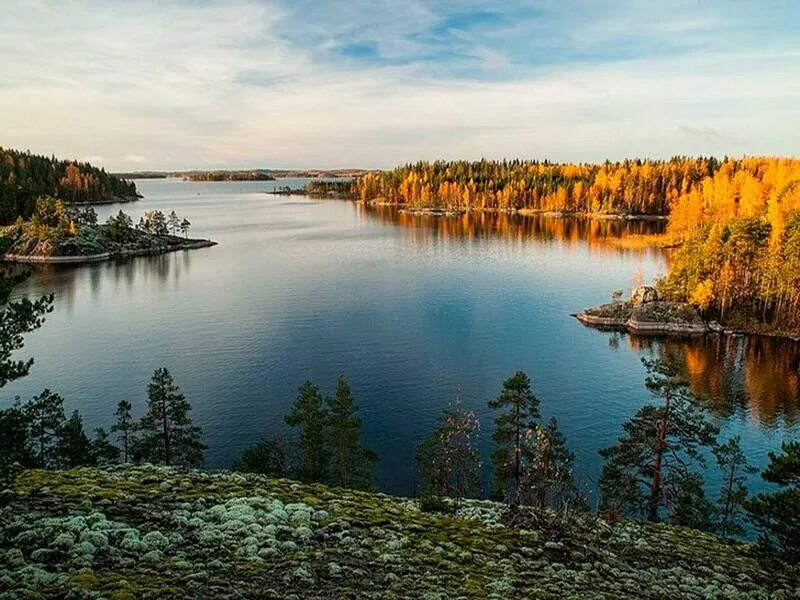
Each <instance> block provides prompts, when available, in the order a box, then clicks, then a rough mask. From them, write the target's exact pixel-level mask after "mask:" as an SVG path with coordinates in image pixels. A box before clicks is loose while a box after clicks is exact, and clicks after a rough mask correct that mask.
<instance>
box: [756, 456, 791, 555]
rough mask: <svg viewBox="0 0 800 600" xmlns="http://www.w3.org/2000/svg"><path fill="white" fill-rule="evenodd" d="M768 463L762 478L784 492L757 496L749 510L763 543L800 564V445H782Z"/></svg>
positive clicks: (779, 491)
mask: <svg viewBox="0 0 800 600" xmlns="http://www.w3.org/2000/svg"><path fill="white" fill-rule="evenodd" d="M769 461H770V462H769V465H768V466H767V468H766V469H765V470H764V471H763V472H762V473H761V477H762V478H763V479H764V480H765V481H768V482H770V483H773V484H776V485H778V486H780V488H781V489H779V490H777V491H775V492H762V493H760V494H757V495H756V496H754V497H753V498H751V499H750V500H749V501H748V502H747V510H748V511H749V513H750V517H751V518H752V520H753V522H754V523H755V524H756V526H757V527H758V528H759V530H760V532H761V539H762V541H763V542H765V543H766V544H768V545H776V546H777V547H778V549H779V550H781V551H782V552H784V553H785V554H786V556H787V557H789V558H791V559H793V560H800V441H792V442H783V444H781V453H780V454H776V453H774V452H770V453H769Z"/></svg>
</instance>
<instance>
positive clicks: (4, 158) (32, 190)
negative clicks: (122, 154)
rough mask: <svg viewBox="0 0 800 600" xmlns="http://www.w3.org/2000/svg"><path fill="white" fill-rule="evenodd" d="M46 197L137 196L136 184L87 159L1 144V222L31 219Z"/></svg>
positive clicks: (87, 201) (92, 200)
mask: <svg viewBox="0 0 800 600" xmlns="http://www.w3.org/2000/svg"><path fill="white" fill-rule="evenodd" d="M44 196H51V197H53V198H57V199H59V200H62V201H63V202H66V203H81V204H91V203H100V202H110V201H115V200H117V201H118V200H123V201H124V200H131V199H135V198H136V185H135V184H134V183H133V182H132V181H127V180H125V179H121V178H119V177H117V176H115V175H111V174H110V173H107V172H106V171H105V169H102V168H97V167H93V166H92V165H90V164H89V163H86V162H77V161H71V160H60V159H57V158H55V157H50V158H48V157H46V156H39V155H36V154H31V153H30V152H20V151H18V150H10V149H7V148H2V147H0V225H8V224H10V223H13V222H14V221H16V220H17V218H18V217H22V218H23V219H28V218H30V216H31V215H32V214H33V212H34V210H35V208H36V200H37V199H38V198H40V197H44Z"/></svg>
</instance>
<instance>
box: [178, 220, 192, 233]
mask: <svg viewBox="0 0 800 600" xmlns="http://www.w3.org/2000/svg"><path fill="white" fill-rule="evenodd" d="M191 226H192V224H191V223H190V222H189V219H183V220H182V221H181V225H180V227H181V233H182V234H183V236H184V237H189V229H190V228H191Z"/></svg>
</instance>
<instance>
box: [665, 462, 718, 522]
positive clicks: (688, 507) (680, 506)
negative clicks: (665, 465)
mask: <svg viewBox="0 0 800 600" xmlns="http://www.w3.org/2000/svg"><path fill="white" fill-rule="evenodd" d="M672 487H673V495H674V498H675V499H674V501H673V503H672V510H671V516H672V522H673V523H674V524H675V525H682V526H684V527H691V528H692V529H700V530H703V531H712V530H713V529H714V528H715V523H714V517H715V512H716V511H715V507H714V504H713V503H712V502H711V501H710V500H709V499H708V498H707V497H706V491H705V485H704V484H703V478H702V477H700V475H698V474H697V473H692V472H682V473H680V472H679V473H678V474H677V475H676V482H675V483H673V486H672Z"/></svg>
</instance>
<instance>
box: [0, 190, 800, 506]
mask: <svg viewBox="0 0 800 600" xmlns="http://www.w3.org/2000/svg"><path fill="white" fill-rule="evenodd" d="M287 183H288V184H289V185H292V186H293V187H294V186H295V185H297V186H299V185H302V183H303V181H301V180H295V181H289V182H287V181H286V180H283V181H280V182H276V183H275V184H273V183H270V182H243V183H227V182H226V183H206V182H203V183H193V182H182V181H177V180H149V181H141V182H139V183H138V185H139V189H140V191H141V193H142V194H144V199H142V200H140V201H138V202H136V203H134V204H127V205H115V206H108V207H101V208H100V209H99V211H98V212H99V213H100V215H101V218H102V219H105V217H106V216H107V215H108V214H110V213H112V212H116V211H117V210H119V209H120V208H122V209H123V210H125V211H126V212H128V213H129V214H131V215H132V216H133V217H134V221H137V220H138V218H139V216H140V215H141V214H142V213H143V212H144V211H145V210H150V209H153V208H159V209H161V210H164V211H170V210H173V209H174V210H176V211H177V212H178V214H179V215H180V216H181V217H187V218H188V219H189V220H190V221H191V222H192V224H193V227H192V231H191V235H193V236H202V237H210V238H212V239H214V240H217V241H218V242H219V245H218V246H216V247H214V248H209V249H202V250H194V251H190V252H181V253H175V254H169V255H164V256H158V257H141V258H136V259H131V260H127V261H123V262H119V263H106V264H98V265H93V266H85V267H60V268H54V267H44V268H42V269H39V270H37V272H36V274H35V275H34V276H33V277H32V278H31V279H30V280H29V281H28V282H27V283H26V284H25V285H24V286H22V287H20V288H19V289H18V292H19V293H31V294H38V293H41V292H44V291H53V292H55V295H56V301H55V311H54V312H53V313H52V315H50V316H49V317H48V320H47V323H46V324H45V326H44V327H43V328H42V329H41V330H39V331H37V332H35V333H33V334H31V335H30V336H28V338H27V343H26V347H25V349H24V351H23V353H22V354H20V356H31V355H32V356H34V357H35V359H36V363H35V366H34V368H33V370H32V372H31V374H30V376H29V377H27V378H25V379H22V380H20V381H18V382H15V383H13V384H11V385H9V386H7V388H5V389H4V396H3V398H2V400H0V404H2V405H3V406H6V405H8V404H10V403H11V402H12V401H13V398H14V396H15V395H20V396H21V397H22V398H23V399H25V398H28V397H30V396H31V395H33V394H35V393H38V392H39V391H41V390H42V389H43V388H44V387H50V388H51V389H54V390H56V391H58V392H59V393H61V394H62V395H63V396H64V397H65V399H66V407H67V409H68V410H72V409H73V408H77V409H79V410H80V411H81V413H82V414H83V415H84V417H85V420H86V425H87V427H89V428H94V427H97V426H106V427H107V426H109V425H110V424H111V422H112V421H113V413H114V410H115V406H116V403H117V402H118V401H119V400H120V399H123V398H126V399H129V400H130V401H132V402H133V403H134V407H135V410H136V411H138V413H141V411H142V410H143V407H144V401H145V396H146V385H147V382H148V380H149V378H150V376H151V374H152V372H153V370H154V369H156V368H158V367H161V366H167V367H168V368H169V369H170V370H171V371H172V373H173V375H174V376H175V378H176V381H177V383H178V384H179V385H180V386H181V388H182V390H183V391H184V392H185V393H186V395H187V397H188V398H189V400H190V402H191V403H192V406H193V416H194V419H195V420H196V421H197V422H198V423H199V424H200V425H201V426H202V427H203V430H204V433H205V436H204V437H205V441H206V443H207V444H208V446H209V450H208V452H207V454H206V459H207V463H208V465H210V466H212V467H223V466H229V465H230V464H231V462H232V461H233V459H234V458H235V457H236V456H237V455H238V454H239V453H240V452H241V450H242V449H243V448H244V447H245V446H247V445H248V444H251V443H253V442H255V441H257V440H258V439H259V437H261V436H264V435H266V436H272V435H280V434H287V433H289V429H288V428H287V427H286V426H285V424H284V422H283V416H284V415H285V414H286V413H287V412H288V409H289V406H290V404H291V403H292V401H293V399H294V395H295V391H296V389H297V387H298V386H299V385H300V384H301V383H302V382H303V381H304V380H305V379H307V378H310V379H312V380H314V381H315V382H317V383H318V384H320V385H321V386H322V388H323V391H324V392H326V393H329V392H332V390H333V386H334V384H335V380H336V377H338V376H339V375H340V374H344V375H346V376H347V378H348V380H349V381H350V383H351V385H352V387H353V390H354V392H355V395H356V397H357V400H358V403H359V405H360V407H361V413H362V417H363V419H364V438H365V442H366V444H367V445H368V446H369V447H371V448H372V449H374V450H375V451H377V452H378V454H379V455H380V462H379V463H378V464H377V468H376V477H377V485H378V487H380V488H381V489H384V490H387V491H391V492H396V493H412V492H413V491H414V487H415V475H414V464H413V456H414V445H415V444H416V443H417V442H418V441H419V440H420V439H422V438H423V437H424V436H426V435H427V434H428V433H429V432H430V430H431V429H432V428H433V426H434V423H435V420H436V418H437V416H438V414H439V412H440V410H441V408H442V407H444V406H445V405H446V404H447V403H448V402H449V401H450V400H451V399H452V398H453V396H454V394H455V390H456V387H457V386H460V387H461V389H462V390H463V396H464V402H465V404H466V405H467V406H468V407H469V408H473V409H474V410H475V411H477V413H478V414H479V416H480V418H481V424H482V432H481V438H480V443H481V449H482V452H483V454H484V456H486V457H488V454H489V451H490V446H491V440H490V435H491V429H492V415H491V412H490V411H489V410H488V409H487V408H486V402H487V400H488V399H489V398H491V397H493V396H495V395H497V393H498V391H499V389H500V385H501V383H502V381H503V379H505V378H506V377H508V376H509V375H511V374H513V373H514V372H515V371H516V370H517V369H522V370H524V371H526V372H527V373H528V374H529V375H530V376H531V377H532V378H533V380H534V388H535V392H536V394H537V395H538V397H539V398H540V400H541V411H542V413H543V416H545V417H547V418H549V417H550V416H551V415H554V416H556V417H557V418H558V420H559V423H560V425H561V427H562V429H563V431H564V432H565V434H566V436H567V440H568V443H569V445H570V447H571V448H572V449H573V451H574V452H575V453H576V455H577V460H578V465H579V476H580V479H581V481H582V482H583V483H584V484H585V485H587V486H590V487H591V486H592V485H593V482H594V481H595V480H596V478H597V475H598V473H599V469H600V466H601V462H600V458H599V456H598V455H597V450H598V449H599V448H601V447H604V446H606V445H609V444H610V443H612V442H613V441H614V440H615V438H616V437H617V436H618V435H619V434H620V425H621V424H622V423H623V422H624V421H625V420H626V419H627V418H629V417H630V416H631V415H632V414H633V413H634V412H635V411H636V410H637V408H638V407H639V406H641V404H642V403H644V402H646V401H647V399H648V395H647V393H646V391H645V389H644V385H643V380H644V369H643V367H642V365H641V363H640V357H641V356H642V355H646V354H653V355H658V354H659V353H661V352H663V351H664V348H665V346H664V345H663V344H661V343H660V342H657V341H656V342H652V341H651V342H647V341H645V342H642V341H639V340H635V339H631V338H629V337H626V336H619V335H616V334H611V333H604V332H598V331H595V330H591V329H587V328H584V327H583V326H582V325H580V324H579V323H578V322H576V321H575V320H574V319H573V318H571V317H570V316H569V314H570V313H571V312H575V311H576V310H578V309H581V308H583V307H585V306H589V305H592V304H596V303H598V302H601V301H605V300H606V299H607V298H609V296H610V292H611V291H612V290H614V289H623V290H626V291H627V290H629V289H630V287H631V285H632V281H633V280H642V279H643V280H645V281H648V282H649V281H651V280H652V279H653V278H654V277H656V276H657V275H660V274H662V273H664V272H665V270H666V268H667V257H666V256H665V255H664V254H663V253H661V252H657V251H648V252H632V251H623V250H619V249H617V248H614V247H611V246H609V245H608V244H607V239H606V238H607V237H614V236H619V235H623V234H625V233H626V232H629V231H634V232H644V231H649V230H652V229H653V228H657V227H658V225H655V224H641V223H634V224H624V223H609V222H589V221H570V220H564V219H553V218H550V219H547V218H543V217H539V218H533V217H529V218H523V217H509V216H504V215H503V216H498V215H482V216H474V217H455V218H434V217H411V216H409V215H402V214H398V213H397V212H395V211H392V210H389V209H367V208H365V207H363V206H359V205H356V204H352V203H349V202H345V201H335V200H313V199H309V198H305V197H300V196H291V197H286V196H274V195H268V194H265V193H263V192H264V191H265V190H267V189H270V188H271V187H272V185H276V184H277V185H287ZM668 351H669V352H672V353H678V354H679V355H684V354H685V355H686V356H687V357H688V358H687V361H686V362H687V366H688V367H689V368H690V370H691V371H692V381H693V385H694V386H695V387H696V389H697V390H698V391H702V392H708V393H710V394H711V400H710V403H711V406H712V407H713V410H714V415H715V417H714V418H715V419H716V420H717V421H718V422H719V423H720V424H721V426H722V428H723V437H725V436H727V435H730V434H740V435H741V436H742V439H743V445H744V447H745V449H746V451H747V453H748V455H749V456H750V458H751V460H752V461H753V462H754V463H756V464H758V465H763V464H765V463H766V453H767V451H768V450H770V449H774V448H777V447H778V446H779V445H780V441H781V440H782V439H784V438H786V437H790V436H794V437H797V434H798V425H797V422H798V419H797V411H798V405H800V399H798V356H800V351H798V348H797V346H796V345H793V344H784V343H778V342H774V341H767V342H758V341H753V340H747V339H744V338H741V339H727V340H725V341H723V342H720V341H713V340H711V341H702V340H701V341H696V342H692V343H681V342H673V343H670V344H669V345H668ZM752 482H753V485H754V487H758V486H760V485H761V484H760V481H759V480H758V477H757V476H754V477H753V479H752ZM709 487H710V488H711V489H712V490H713V489H714V488H715V484H714V482H713V481H711V482H710V484H709Z"/></svg>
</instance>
